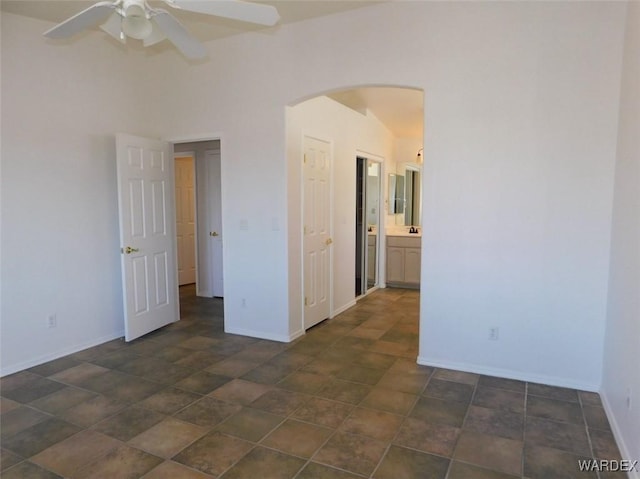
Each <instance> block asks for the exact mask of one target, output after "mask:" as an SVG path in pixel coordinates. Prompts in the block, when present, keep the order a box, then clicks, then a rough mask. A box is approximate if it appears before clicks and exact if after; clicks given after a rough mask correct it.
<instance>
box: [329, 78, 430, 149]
mask: <svg viewBox="0 0 640 479" xmlns="http://www.w3.org/2000/svg"><path fill="white" fill-rule="evenodd" d="M327 96H329V97H330V98H333V99H334V100H336V101H337V102H340V103H342V104H343V105H345V106H348V107H349V108H351V109H353V110H356V111H359V112H360V113H367V110H368V111H370V112H371V113H373V115H374V116H375V117H376V118H377V119H378V120H380V121H381V122H382V123H383V124H384V125H385V126H386V127H387V128H389V130H391V132H392V133H393V134H394V135H395V136H396V137H398V138H422V130H423V124H424V107H423V104H424V99H423V98H424V94H423V92H422V90H415V89H411V88H394V87H366V88H357V89H354V90H343V91H339V92H335V93H331V94H329V95H327Z"/></svg>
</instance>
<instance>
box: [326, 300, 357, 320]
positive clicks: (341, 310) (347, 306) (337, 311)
mask: <svg viewBox="0 0 640 479" xmlns="http://www.w3.org/2000/svg"><path fill="white" fill-rule="evenodd" d="M355 305H356V300H355V299H354V300H353V301H349V302H348V303H347V304H345V305H343V306H340V307H339V308H338V309H334V310H333V313H331V317H332V318H335V317H336V316H338V315H339V314H340V313H344V312H345V311H346V310H347V309H350V308H353V307H354V306H355Z"/></svg>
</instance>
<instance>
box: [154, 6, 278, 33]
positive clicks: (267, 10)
mask: <svg viewBox="0 0 640 479" xmlns="http://www.w3.org/2000/svg"><path fill="white" fill-rule="evenodd" d="M165 2H166V3H167V4H169V5H170V6H172V7H174V8H179V9H182V10H188V11H190V12H197V13H205V14H207V15H215V16H217V17H224V18H231V19H233V20H240V21H242V22H249V23H257V24H259V25H267V26H270V27H271V26H273V25H275V24H276V23H278V20H280V15H279V14H278V10H276V8H275V7H273V6H271V5H263V4H259V3H251V2H243V1H242V0H165Z"/></svg>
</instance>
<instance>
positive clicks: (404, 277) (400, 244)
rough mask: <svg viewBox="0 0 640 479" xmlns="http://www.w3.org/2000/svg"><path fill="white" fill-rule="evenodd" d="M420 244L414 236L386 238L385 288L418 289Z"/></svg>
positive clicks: (420, 240)
mask: <svg viewBox="0 0 640 479" xmlns="http://www.w3.org/2000/svg"><path fill="white" fill-rule="evenodd" d="M421 242H422V238H421V237H420V236H418V235H416V234H404V235H397V236H396V235H388V236H387V268H386V269H387V286H389V287H394V286H395V287H399V288H416V289H419V288H420V258H421Z"/></svg>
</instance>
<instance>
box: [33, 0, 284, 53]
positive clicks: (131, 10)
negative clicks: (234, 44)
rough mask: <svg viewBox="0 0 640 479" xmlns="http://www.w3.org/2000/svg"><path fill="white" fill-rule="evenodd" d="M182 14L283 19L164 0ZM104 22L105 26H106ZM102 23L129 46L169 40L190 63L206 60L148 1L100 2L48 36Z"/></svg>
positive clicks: (229, 2) (254, 9)
mask: <svg viewBox="0 0 640 479" xmlns="http://www.w3.org/2000/svg"><path fill="white" fill-rule="evenodd" d="M163 1H164V2H165V3H166V4H167V5H169V6H170V7H172V8H175V9H178V10H185V11H189V12H196V13H202V14H205V15H213V16H217V17H224V18H231V19H233V20H240V21H243V22H249V23H256V24H259V25H266V26H273V25H275V24H276V23H277V22H278V20H279V19H280V16H279V15H278V11H277V10H276V8H275V7H273V6H271V5H263V4H258V3H251V2H244V1H242V0H163ZM102 22H104V23H102ZM98 23H102V25H101V26H100V28H101V29H102V30H104V31H105V32H107V33H108V34H109V35H111V36H112V37H114V38H115V39H116V40H118V41H120V42H122V43H125V41H126V38H127V37H130V38H135V39H137V40H142V42H143V44H144V46H145V47H146V46H150V45H154V44H156V43H158V42H160V41H162V40H164V39H165V38H166V39H168V40H169V41H171V42H172V43H173V44H174V45H175V46H176V47H177V48H178V50H180V51H181V52H182V54H183V55H184V56H185V57H187V58H190V59H200V58H203V57H205V56H206V49H205V47H204V45H202V44H201V43H200V42H199V41H198V40H196V39H195V38H194V37H193V36H191V34H189V32H188V31H187V30H186V29H185V28H184V27H183V26H182V24H180V22H178V20H177V19H176V18H175V17H174V16H173V15H171V14H170V13H169V12H168V11H166V10H163V9H161V8H153V7H151V6H150V5H149V3H148V2H147V0H114V1H110V2H109V1H105V2H98V3H96V4H94V5H92V6H90V7H89V8H87V9H85V10H83V11H81V12H79V13H77V14H75V15H74V16H72V17H71V18H68V19H67V20H65V21H64V22H62V23H60V24H58V25H56V26H55V27H53V28H51V29H50V30H47V31H46V32H44V34H43V35H44V36H45V37H47V38H53V39H60V38H68V37H71V36H73V35H75V34H77V33H79V32H81V31H82V30H85V29H87V28H90V27H92V26H94V25H96V24H98Z"/></svg>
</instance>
